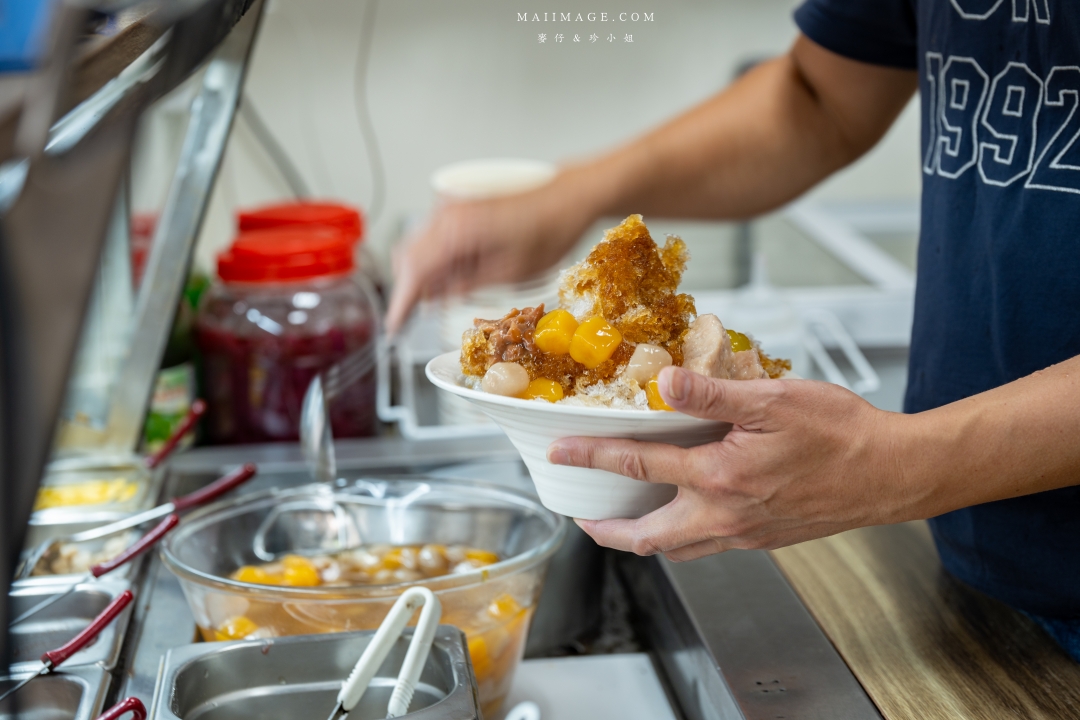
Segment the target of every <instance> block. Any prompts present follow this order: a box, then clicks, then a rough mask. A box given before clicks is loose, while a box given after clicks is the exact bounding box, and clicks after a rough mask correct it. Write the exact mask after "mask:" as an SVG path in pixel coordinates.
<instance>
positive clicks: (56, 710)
mask: <svg viewBox="0 0 1080 720" xmlns="http://www.w3.org/2000/svg"><path fill="white" fill-rule="evenodd" d="M26 675H27V673H22V674H14V675H11V676H9V677H4V678H0V692H3V691H4V690H6V689H7V688H9V687H10V686H11V685H12V684H14V683H16V682H19V681H20V680H22V679H24V678H25V677H26ZM108 691H109V674H108V673H107V672H105V671H104V670H102V669H101V668H97V667H83V668H72V669H70V670H63V671H58V672H55V673H53V674H51V675H46V676H44V677H39V678H37V679H35V680H33V681H31V682H30V683H29V684H28V685H27V686H26V687H24V688H23V689H21V690H19V692H17V693H15V694H14V695H12V696H11V697H9V698H7V699H5V700H4V701H3V702H2V703H0V720H16V719H18V720H60V719H61V718H62V719H63V720H93V718H96V717H97V716H98V715H100V714H101V712H102V710H103V709H104V708H103V706H104V704H105V694H106V693H107V692H108Z"/></svg>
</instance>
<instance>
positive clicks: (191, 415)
mask: <svg viewBox="0 0 1080 720" xmlns="http://www.w3.org/2000/svg"><path fill="white" fill-rule="evenodd" d="M205 414H206V402H205V401H204V400H196V401H195V402H193V403H191V409H190V410H188V412H187V415H185V416H184V419H183V420H181V421H180V424H179V425H177V426H176V429H175V430H173V433H172V435H170V436H169V439H168V440H166V441H165V444H164V445H162V446H161V449H159V450H158V451H157V452H156V453H154V454H153V455H147V456H146V460H144V461H143V462H144V463H145V464H146V468H147V469H148V470H153V469H154V468H156V467H157V466H158V465H160V464H161V463H163V462H165V460H166V458H168V457H169V456H170V455H172V452H173V450H175V449H176V446H177V445H179V444H180V441H181V440H183V439H184V436H185V435H187V434H188V433H189V432H191V429H192V428H193V427H195V423H197V422H199V418H201V417H202V416H203V415H205Z"/></svg>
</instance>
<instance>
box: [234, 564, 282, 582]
mask: <svg viewBox="0 0 1080 720" xmlns="http://www.w3.org/2000/svg"><path fill="white" fill-rule="evenodd" d="M233 580H239V581H240V582H246V583H255V584H257V585H274V584H275V582H274V579H273V578H272V577H271V576H270V573H268V572H266V571H265V570H263V569H262V568H257V567H255V566H253V565H244V566H243V567H241V568H240V569H239V570H237V571H236V572H235V573H233Z"/></svg>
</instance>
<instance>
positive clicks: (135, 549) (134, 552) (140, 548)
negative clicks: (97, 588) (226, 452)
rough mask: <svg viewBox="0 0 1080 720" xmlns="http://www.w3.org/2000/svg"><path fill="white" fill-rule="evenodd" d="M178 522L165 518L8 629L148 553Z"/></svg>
mask: <svg viewBox="0 0 1080 720" xmlns="http://www.w3.org/2000/svg"><path fill="white" fill-rule="evenodd" d="M178 522H180V516H179V515H177V514H176V513H173V514H172V515H170V516H169V517H167V518H165V519H164V520H162V521H161V522H160V523H158V524H157V525H156V526H155V527H154V529H153V530H151V531H150V532H148V533H146V534H145V535H143V536H142V537H141V538H139V540H138V542H136V543H135V544H133V545H132V546H131V547H129V548H128V549H127V550H125V551H124V552H122V553H120V554H119V555H117V556H116V557H114V558H112V559H111V560H106V561H105V562H102V563H98V564H97V565H95V566H93V567H92V568H90V571H89V572H87V573H86V575H84V576H82V577H81V578H79V579H78V580H76V581H75V582H73V583H72V584H71V585H70V587H68V589H67V590H65V591H63V592H61V593H57V594H56V595H53V596H52V597H50V598H47V599H45V600H42V601H41V602H39V603H38V604H37V605H35V606H34V607H32V608H30V609H29V610H27V611H26V612H24V613H23V614H22V615H20V616H19V617H17V618H15V619H14V620H12V621H11V623H9V624H8V627H11V626H13V625H18V624H19V623H21V622H22V621H23V620H25V619H26V618H28V617H31V616H32V615H36V614H38V613H39V612H41V611H42V610H44V609H45V608H47V607H49V606H50V605H52V604H53V603H55V602H57V601H59V600H61V599H63V598H65V597H67V596H68V595H69V594H70V593H71V592H72V591H73V590H75V588H76V587H77V586H78V585H79V584H80V583H84V582H89V581H91V580H96V579H97V578H99V577H101V576H102V575H104V574H106V573H110V572H112V571H113V570H115V569H116V568H118V567H120V566H121V565H123V564H124V563H127V562H129V561H131V560H133V559H135V558H137V557H138V556H139V555H142V554H143V553H144V552H146V551H147V550H149V549H150V548H151V547H153V546H154V544H155V543H157V541H158V540H160V539H161V538H163V537H165V534H166V533H168V532H169V531H170V530H172V529H173V528H174V527H176V523H178Z"/></svg>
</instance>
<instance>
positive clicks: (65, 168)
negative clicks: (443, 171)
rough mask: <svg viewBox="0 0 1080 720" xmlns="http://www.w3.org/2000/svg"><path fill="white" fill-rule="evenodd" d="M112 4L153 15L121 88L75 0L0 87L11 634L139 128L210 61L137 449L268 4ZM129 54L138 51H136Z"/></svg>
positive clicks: (181, 188) (1, 607) (186, 159)
mask: <svg viewBox="0 0 1080 720" xmlns="http://www.w3.org/2000/svg"><path fill="white" fill-rule="evenodd" d="M101 5H102V7H101V8H100V9H103V10H107V11H109V12H116V11H119V10H124V9H131V8H134V7H137V6H140V5H141V6H142V7H143V8H145V9H146V13H145V15H144V16H143V17H142V19H141V20H140V22H141V23H143V24H144V25H145V27H146V28H147V31H146V32H144V33H142V34H141V35H140V36H139V37H142V38H143V40H144V41H145V42H147V43H151V44H149V46H148V47H147V48H146V49H145V50H143V51H142V52H141V53H140V54H138V55H137V57H135V59H134V60H133V61H131V62H129V63H127V64H126V66H124V67H123V69H122V70H121V71H120V72H119V74H117V75H116V76H115V77H112V78H111V79H102V80H101V82H102V83H103V84H100V85H98V82H97V81H96V80H93V79H92V78H91V79H88V77H87V71H86V68H85V67H83V66H82V65H80V55H79V53H80V39H81V38H80V33H81V32H82V29H83V28H84V27H85V25H86V21H87V18H88V12H89V8H88V7H87V5H86V4H84V3H79V2H77V1H76V0H65V1H64V2H61V3H59V4H58V5H57V7H56V8H55V9H54V11H53V17H52V27H51V35H50V40H49V43H48V49H47V51H46V52H45V54H44V57H43V58H42V59H41V61H40V63H39V65H38V67H37V68H35V69H34V70H32V71H30V72H27V73H22V74H19V75H15V76H4V77H2V78H0V175H2V177H0V578H2V580H0V622H2V623H3V624H4V626H5V627H6V625H7V621H6V617H7V587H8V578H9V577H10V574H11V569H12V568H13V567H14V564H15V562H16V559H17V556H18V553H19V551H20V549H21V548H22V546H23V539H24V535H25V532H26V527H27V523H28V520H29V516H30V510H31V507H32V504H33V498H34V496H35V494H36V491H37V487H38V483H39V481H40V478H41V474H42V470H43V468H44V466H45V463H46V460H47V458H48V456H49V453H50V451H51V447H52V441H53V435H54V431H55V428H56V422H57V417H58V415H59V411H60V407H61V403H62V401H63V397H64V392H65V389H66V386H67V379H68V377H69V373H70V369H71V366H72V358H73V356H74V354H75V350H76V346H77V343H78V339H79V337H80V330H81V328H82V325H83V323H84V319H85V318H84V315H85V310H86V307H87V305H88V300H89V298H90V295H91V291H92V289H93V284H94V279H95V278H96V277H97V268H98V261H99V258H100V256H101V251H102V247H103V244H104V239H105V237H106V233H107V230H108V227H109V222H110V219H111V217H112V215H113V212H114V208H115V206H116V205H115V204H116V198H117V194H118V191H119V188H120V185H121V182H122V179H123V177H124V176H125V174H126V173H127V169H128V167H129V165H130V157H131V151H132V144H133V141H134V137H135V131H136V124H137V121H138V119H139V117H140V116H141V115H142V113H143V112H144V111H145V110H146V109H147V108H148V107H149V106H150V105H151V104H152V103H153V102H154V101H155V100H157V99H158V98H160V97H162V96H163V95H165V94H166V93H168V92H169V91H171V90H172V89H173V88H175V87H176V86H177V85H179V84H180V83H181V82H183V81H184V80H185V79H186V78H188V77H190V76H191V75H192V73H194V72H195V71H196V70H197V69H199V68H200V67H202V66H203V65H204V63H206V61H207V59H208V58H212V59H211V60H210V65H209V67H208V68H207V73H206V76H205V79H204V82H203V86H202V89H201V90H200V93H199V97H198V98H197V100H196V102H195V104H194V105H193V108H192V114H193V117H192V121H191V123H190V126H189V130H188V138H187V142H185V146H184V155H183V157H182V158H181V161H180V165H179V168H178V173H177V176H176V178H175V181H174V183H173V187H172V191H171V192H170V196H169V203H168V205H167V207H166V221H165V222H163V223H162V225H161V226H162V230H161V233H160V234H159V237H157V238H156V240H158V241H160V242H159V243H158V244H156V245H155V248H154V250H153V254H152V257H151V259H150V273H151V275H150V277H152V279H151V282H158V283H161V285H160V287H157V288H155V292H154V293H145V294H144V295H145V299H144V301H143V303H142V305H140V307H139V308H138V313H137V317H138V321H139V328H140V330H144V331H145V333H146V334H145V341H144V342H143V343H140V344H139V346H137V347H133V348H132V350H131V353H130V356H129V358H128V361H127V363H126V365H125V370H124V372H125V382H123V383H119V385H120V386H122V387H121V392H120V393H119V394H118V396H117V397H115V398H114V405H113V408H112V415H111V422H113V423H114V424H115V427H116V430H115V433H111V434H112V435H113V436H114V437H115V438H116V440H115V443H123V444H126V446H127V447H126V449H128V450H131V449H133V437H135V436H136V435H137V433H138V427H139V426H140V424H141V422H142V413H143V411H144V408H145V406H146V400H147V397H148V394H149V392H150V389H151V384H152V380H153V370H156V366H157V362H159V359H160V354H161V351H162V348H163V347H164V341H165V335H166V334H167V333H168V325H169V320H170V319H171V317H172V312H173V308H174V307H175V304H176V301H177V298H178V297H179V293H180V290H181V285H182V282H183V280H182V275H183V273H184V270H185V269H186V267H187V264H188V259H189V257H190V252H191V246H192V245H193V243H194V239H195V236H196V234H197V232H198V229H199V225H200V224H201V221H202V217H203V214H204V212H205V209H206V205H207V202H208V200H209V195H210V190H211V188H212V185H213V180H214V177H215V175H216V173H217V169H218V166H219V164H220V161H221V156H222V153H223V151H224V145H225V140H226V139H227V137H228V133H229V129H230V127H231V124H232V119H233V116H234V115H235V112H236V107H237V104H238V101H239V96H240V92H239V91H240V87H241V86H242V83H243V80H244V72H245V69H246V67H247V61H248V58H249V56H250V52H251V48H252V45H253V43H254V39H255V36H256V33H257V29H258V22H259V18H260V16H261V12H262V8H263V0H173V1H171V2H170V1H166V0H161V1H160V2H143V3H139V2H134V1H120V0H114V1H113V2H103V3H101ZM123 50H124V52H126V53H130V52H131V48H130V47H129V46H125V47H124V48H123ZM97 60H98V61H97V62H95V63H93V68H94V69H96V70H100V68H101V67H102V62H101V56H100V49H99V50H98V57H97ZM105 64H106V65H108V63H105ZM121 64H122V63H121ZM84 94H88V96H87V97H85V98H83V97H82V95H84ZM151 295H152V296H153V297H152V298H151V297H150V296H151ZM166 310H167V312H166ZM147 368H150V370H147ZM148 375H149V377H150V379H149V381H148V380H147V379H146V378H147V376H148ZM132 428H135V429H134V430H133V429H132ZM0 642H2V643H3V645H2V646H0V661H2V660H3V659H4V658H6V657H7V654H6V649H7V641H6V633H0Z"/></svg>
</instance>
